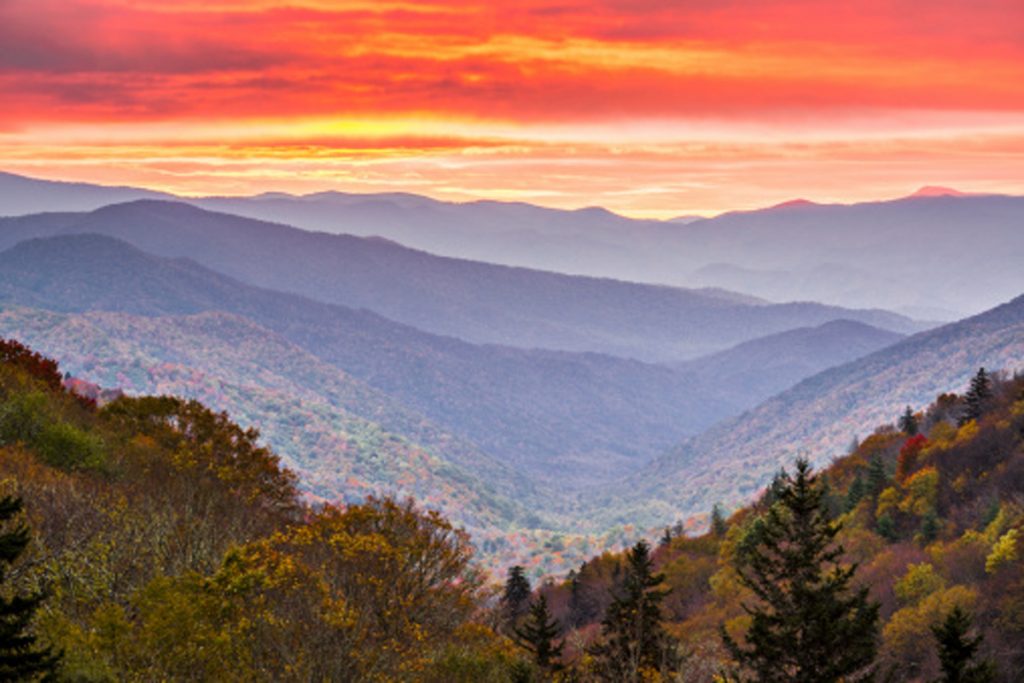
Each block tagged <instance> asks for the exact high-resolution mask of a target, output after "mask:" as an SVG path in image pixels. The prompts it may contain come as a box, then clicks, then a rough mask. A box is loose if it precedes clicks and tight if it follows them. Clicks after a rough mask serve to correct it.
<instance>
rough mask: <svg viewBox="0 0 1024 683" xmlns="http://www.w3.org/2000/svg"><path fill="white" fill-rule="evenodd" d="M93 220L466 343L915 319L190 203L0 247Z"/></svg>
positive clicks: (25, 223)
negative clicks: (537, 265) (531, 265)
mask: <svg viewBox="0 0 1024 683" xmlns="http://www.w3.org/2000/svg"><path fill="white" fill-rule="evenodd" d="M85 232H93V233H98V234H105V235H109V236H112V237H117V238H119V239H122V240H125V241H127V242H129V243H131V244H133V245H135V246H137V247H139V248H141V249H143V250H144V251H147V252H149V253H152V254H156V255H160V256H166V257H171V258H177V257H189V258H194V259H196V260H197V261H199V262H200V263H202V265H204V266H206V267H208V268H212V269H213V270H216V271H218V272H221V273H224V274H227V275H229V276H231V277H233V278H236V279H238V280H242V281H243V282H247V283H249V284H253V285H257V286H260V287H268V288H272V289H277V290H281V291H287V292H292V293H296V294H301V295H303V296H307V297H310V298H312V299H317V300H320V301H325V302H328V303H336V304H341V305H344V306H349V307H353V308H367V309H370V310H373V311H375V312H377V313H380V314H381V315H384V316H386V317H389V318H391V319H393V320H396V321H399V322H403V323H406V324H409V325H413V326H415V327H418V328H420V329H423V330H426V331H429V332H433V333H435V334H443V335H450V336H455V337H459V338H461V339H465V340H467V341H471V342H475V343H497V344H503V345H510V346H519V347H522V348H534V347H540V348H549V349H558V350H567V351H595V352H600V353H609V354H613V355H619V356H623V357H630V358H637V359H640V360H646V361H669V360H681V359H685V358H688V357H693V356H695V355H699V354H703V353H710V352H714V351H718V350H722V349H724V348H728V347H730V346H733V345H735V344H737V343H740V342H743V341H746V340H749V339H752V338H755V337H759V336H764V335H767V334H772V333H776V332H781V331H784V330H788V329H793V328H795V327H806V326H813V325H820V324H822V323H824V322H828V321H830V320H835V319H839V318H849V319H855V320H858V321H861V322H864V323H866V324H869V325H873V326H876V327H883V328H886V329H892V330H895V331H901V332H910V331H917V330H919V329H921V325H919V324H916V323H914V322H912V321H910V320H909V319H907V318H905V317H902V316H898V315H895V314H891V313H887V312H885V311H852V310H848V309H840V308H835V307H828V306H822V305H820V304H811V303H796V304H780V305H771V306H765V305H762V304H761V302H757V301H753V300H751V299H749V298H742V297H737V296H736V295H732V294H729V293H725V292H721V291H705V290H700V291H694V290H683V289H676V288H670V287H658V286H650V285H639V284H635V283H627V282H620V281H615V280H606V279H596V278H581V277H569V276H565V275H559V274H556V273H548V272H542V271H535V270H527V269H523V268H508V267H504V266H495V265H491V264H484V263H477V262H472V261H463V260H458V259H450V258H442V257H437V256H432V255H430V254H426V253H424V252H418V251H414V250H411V249H406V248H404V247H401V246H399V245H396V244H393V243H390V242H387V241H382V240H375V239H364V238H358V237H352V236H348V235H328V234H324V233H309V232H305V231H302V230H297V229H294V228H289V227H286V226H283V225H277V224H272V223H264V222H259V221H253V220H249V219H245V218H239V217H236V216H230V215H227V214H219V213H212V212H208V211H202V210H200V209H197V208H195V207H192V206H188V205H185V204H175V203H168V202H150V201H142V202H133V203H129V204H122V205H115V206H110V207H105V208H103V209H100V210H98V211H95V212H92V213H89V214H84V215H77V216H69V217H66V219H65V220H64V222H63V223H62V224H59V223H58V222H57V221H56V219H54V217H52V216H46V215H43V216H39V217H38V224H36V223H34V222H33V220H32V217H22V218H17V219H5V220H0V247H9V246H13V245H14V244H16V243H17V242H19V241H22V240H24V239H27V238H30V237H40V236H51V235H54V234H69V233H85Z"/></svg>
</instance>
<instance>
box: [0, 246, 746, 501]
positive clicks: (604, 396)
mask: <svg viewBox="0 0 1024 683" xmlns="http://www.w3.org/2000/svg"><path fill="white" fill-rule="evenodd" d="M0 301H5V302H7V303H10V304H16V305H18V306H28V307H34V308H45V309H48V310H53V311H62V312H86V311H112V312H123V313H129V314H133V315H145V316H165V315H174V316H177V315H188V314H195V313H200V312H204V311H214V310H216V311H223V312H227V313H232V314H235V315H238V316H244V317H245V318H247V319H249V320H252V321H254V322H255V323H257V324H258V325H260V326H262V327H264V328H266V329H267V330H270V331H272V332H274V333H275V334H277V335H280V336H281V337H283V338H284V339H287V340H288V341H290V342H291V343H293V344H295V345H296V346H298V347H300V348H302V349H304V350H305V351H308V352H309V353H311V354H313V355H314V356H316V357H317V358H319V359H320V360H322V361H325V362H327V363H330V364H331V365H333V366H335V367H337V368H340V369H341V370H343V371H345V373H347V374H348V375H351V376H352V377H355V378H357V379H359V380H361V381H363V382H365V383H366V384H367V385H369V386H371V387H373V388H374V389H376V390H378V391H380V392H383V393H385V394H387V395H388V396H391V397H393V398H394V399H395V400H397V401H398V402H400V403H401V404H402V405H404V406H408V407H409V408H410V409H413V410H415V411H417V412H419V413H421V414H423V415H425V416H426V417H427V418H429V419H430V420H432V421H434V422H436V423H437V424H438V425H440V426H441V427H443V428H444V429H446V430H448V431H450V432H452V433H454V434H456V435H459V436H462V437H464V438H467V439H468V440H471V441H472V442H473V443H475V444H477V445H478V446H479V447H481V448H483V449H484V450H486V451H487V452H489V453H492V454H494V455H495V456H496V457H498V458H499V459H500V460H502V461H503V462H506V463H512V464H514V465H515V466H516V467H518V468H520V469H521V470H522V471H525V472H528V473H530V474H532V475H533V476H534V478H536V479H546V480H552V481H560V482H563V483H572V482H577V483H582V482H586V481H587V480H597V481H600V480H603V479H606V478H608V477H615V476H621V475H622V474H623V473H624V472H625V471H628V469H630V468H631V467H634V466H635V465H636V464H637V463H638V462H642V461H644V460H646V459H648V458H650V457H653V456H654V455H656V454H657V453H658V452H660V451H661V450H663V449H664V448H666V447H668V446H669V445H670V444H671V443H672V442H673V441H675V440H678V439H679V438H680V437H681V436H683V435H686V434H692V433H695V432H697V431H699V430H700V429H702V428H704V427H706V426H708V425H709V424H711V423H712V422H714V421H715V420H717V419H720V418H721V417H723V416H725V415H726V414H728V413H727V411H728V408H727V406H726V405H725V404H724V403H723V402H721V401H718V400H717V399H715V397H714V396H713V395H709V394H708V393H707V392H705V391H703V390H702V389H701V388H700V387H698V386H696V385H695V383H694V382H693V380H692V378H690V377H689V376H687V375H686V374H685V373H682V372H679V371H675V370H673V369H671V368H668V367H664V366H658V365H650V364H645V363H640V362H637V361H631V360H625V359H620V358H615V357H611V356H604V355H600V354H594V353H585V354H573V353H566V352H556V351H547V350H523V349H516V348H511V347H501V346H495V345H473V344H469V343H467V342H464V341H460V340H457V339H454V338H450V337H441V336H437V335H432V334H428V333H425V332H421V331H420V330H417V329H415V328H412V327H409V326H406V325H403V324H400V323H395V322H392V321H390V320H388V319H386V318H383V317H381V316H379V315H376V314H375V313H371V312H369V311H366V310H355V309H351V308H346V307H342V306H337V305H332V304H325V303H320V302H316V301H313V300H310V299H305V298H303V297H300V296H297V295H292V294H285V293H280V292H274V291H271V290H265V289H260V288H256V287H251V286H248V285H245V284H242V283H240V282H238V281H235V280H232V279H231V278H228V277H226V276H223V275H220V274H218V273H215V272H213V271H210V270H207V269H205V268H203V267H202V266H199V265H197V264H195V263H194V262H191V261H188V260H184V259H178V260H168V259H162V258H159V257H155V256H151V255H148V254H145V253H143V252H142V251H140V250H138V249H136V248H134V247H132V246H130V245H128V244H126V243H124V242H121V241H119V240H116V239H113V238H110V237H105V236H100V235H88V234H87V235H69V236H62V237H55V238H47V239H36V240H29V241H26V242H23V243H21V244H19V245H17V246H16V247H14V248H12V249H10V250H8V251H6V252H4V253H3V254H0ZM371 405H372V404H371ZM580 461H586V462H587V463H588V465H587V467H586V468H585V469H582V470H581V471H580V472H579V473H577V474H576V475H575V476H573V477H570V478H566V477H565V472H566V470H567V469H571V468H572V467H574V466H575V463H577V462H580Z"/></svg>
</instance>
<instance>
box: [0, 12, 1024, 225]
mask: <svg viewBox="0 0 1024 683" xmlns="http://www.w3.org/2000/svg"><path fill="white" fill-rule="evenodd" d="M0 170H8V171H12V172H21V173H26V174H29V175H35V176H41V177H53V178H67V179H78V180H89V181H97V182H105V183H120V184H135V185H142V186H147V187H154V188H158V189H165V190H170V191H175V192H180V193H187V194H195V193H226V194H238V193H250V192H258V191H263V190H269V189H276V190H290V191H296V192H305V191H317V190H323V189H341V190H349V191H390V190H402V191H410V192H418V193H423V194H429V195H432V196H436V197H441V198H447V199H456V200H462V199H471V198H475V197H492V198H500V199H523V200H526V201H533V202H537V203H541V204H546V205H551V206H563V207H576V206H584V205H592V204H600V205H603V206H607V207H609V208H611V209H614V210H617V211H621V212H623V213H628V214H631V215H638V216H670V215H675V214H684V213H705V214H706V213H714V212H717V211H722V210H727V209H736V208H750V207H755V206H764V205H769V204H773V203H777V202H779V201H783V200H786V199H791V198H793V197H796V196H802V197H808V198H811V199H815V200H819V201H854V200H859V199H871V198H880V197H891V196H897V195H901V194H907V193H909V192H911V191H913V190H914V189H915V188H916V187H917V186H920V185H925V184H941V185H952V186H955V187H958V188H959V189H962V190H968V191H994V192H1012V193H1021V194H1024V2H1022V1H1021V0H974V1H972V2H968V1H966V0H959V1H953V0H930V1H929V2H927V3H926V2H921V1H920V0H864V1H853V2H847V3H839V2H820V1H814V2H811V1H807V0H764V1H751V0H586V1H583V0H519V1H517V2H505V1H498V2H489V3H476V5H475V6H472V5H469V4H467V3H461V2H454V1H445V0H423V1H418V2H412V1H409V2H402V1H399V2H390V1H388V0H380V1H376V2H375V1H370V0H362V1H357V2H327V1H326V0H292V1H291V2H287V3H282V2H272V1H270V0H207V1H205V2H199V1H198V0H180V1H178V2H170V1H165V0H0Z"/></svg>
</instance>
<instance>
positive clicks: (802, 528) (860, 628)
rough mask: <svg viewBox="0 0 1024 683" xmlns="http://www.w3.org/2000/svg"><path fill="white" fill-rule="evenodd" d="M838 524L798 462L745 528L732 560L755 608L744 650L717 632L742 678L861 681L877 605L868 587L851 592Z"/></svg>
mask: <svg viewBox="0 0 1024 683" xmlns="http://www.w3.org/2000/svg"><path fill="white" fill-rule="evenodd" d="M838 532H839V525H838V524H837V523H835V522H833V521H831V520H829V519H828V517H827V515H826V514H825V512H824V510H823V509H822V500H821V487H820V486H819V485H818V483H817V482H816V480H815V478H814V477H813V476H812V475H811V469H810V465H809V464H808V463H807V462H806V461H804V460H799V461H797V469H796V476H795V478H791V479H787V481H786V486H784V487H783V488H782V490H781V491H780V492H779V500H778V502H777V503H776V504H775V505H773V506H772V507H771V508H769V509H768V510H767V512H765V513H764V515H763V516H762V517H761V518H760V519H759V520H758V521H757V522H756V523H755V524H754V525H753V526H752V527H751V530H750V532H749V535H750V537H749V538H748V540H747V542H746V543H744V544H742V545H743V549H742V550H741V551H740V552H739V553H737V557H736V570H737V573H738V574H739V577H740V580H741V582H742V583H743V584H744V585H745V586H746V587H748V588H749V589H750V590H751V591H753V593H754V595H755V596H757V598H758V602H757V603H756V604H754V605H752V606H751V605H746V606H744V608H745V609H746V611H747V612H748V614H749V615H750V616H751V624H750V628H749V630H748V631H747V634H746V643H745V644H743V645H741V644H739V643H737V642H736V641H735V640H734V639H733V638H731V637H730V636H729V635H728V634H727V633H726V632H725V629H724V628H723V629H722V638H723V640H724V641H725V646H726V648H727V649H728V651H729V653H730V654H731V655H732V657H733V658H734V659H735V660H736V662H737V664H738V665H739V668H740V671H739V672H738V676H737V679H736V680H741V681H757V682H758V683H776V682H778V683H782V682H783V681H785V682H786V683H835V682H837V681H845V682H847V683H850V682H852V681H862V680H867V679H868V678H870V676H871V673H872V672H871V664H872V662H873V660H874V658H875V652H876V650H877V647H878V605H877V604H873V603H870V602H869V601H868V597H867V595H868V593H867V589H866V588H862V589H860V590H854V589H853V588H852V587H851V581H852V579H853V577H854V574H855V572H856V566H855V565H854V566H849V567H844V566H842V565H840V563H839V558H840V557H841V556H842V554H843V548H842V547H841V546H839V545H838V544H836V542H835V537H836V534H837V533H838Z"/></svg>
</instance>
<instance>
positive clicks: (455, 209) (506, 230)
mask: <svg viewBox="0 0 1024 683" xmlns="http://www.w3.org/2000/svg"><path fill="white" fill-rule="evenodd" d="M135 199H174V197H172V196H170V195H167V194H163V193H156V192H151V191H147V190H138V189H134V188H105V187H101V186H89V185H84V184H73V183H52V182H50V181H42V180H35V179H30V178H24V177H21V176H13V175H10V174H0V215H18V214H23V213H33V212H42V211H50V212H52V211H91V210H94V209H97V208H100V207H102V206H105V205H107V204H112V203H118V202H125V201H131V200H135ZM178 199H183V200H185V201H188V202H191V203H193V204H195V205H196V206H200V207H204V208H209V209H215V210H223V211H229V212H231V213H233V214H237V215H244V216H248V217H250V218H256V219H264V220H271V221H279V222H283V223H287V224H289V225H293V226H296V227H299V228H304V229H307V230H316V231H326V232H330V233H351V234H354V235H361V236H380V237H384V238H388V239H391V240H395V241H398V242H401V243H402V244H405V245H407V246H410V247H415V248H419V249H426V250H428V251H431V252H434V253H437V254H440V255H446V256H454V257H460V258H467V259H473V260H478V261H486V262H491V263H500V264H505V265H515V266H524V267H530V268H538V269H544V270H552V271H557V272H563V273H571V274H577V275H590V276H595V277H612V278H618V279H623V280H629V281H635V282H647V283H654V284H667V285H673V286H689V287H724V288H727V289H731V290H735V291H740V292H745V293H748V294H752V295H755V296H758V297H765V298H767V299H769V300H773V301H800V300H807V299H811V300H814V301H821V302H825V303H830V304H834V305H842V306H847V307H853V308H887V309H890V310H898V311H901V312H904V313H907V314H908V315H911V316H912V317H917V318H923V319H936V320H952V319H954V318H958V317H962V316H964V315H969V314H973V313H978V312H981V311H983V310H985V309H987V308H991V307H992V306H995V305H998V304H999V303H1000V302H1003V301H1006V300H1008V299H1010V298H1012V297H1013V296H1015V295H1016V294H1018V293H1019V292H1020V291H1022V290H1024V281H1022V278H1024V276H1022V275H1021V273H1020V269H1019V268H1018V267H1017V263H1016V262H1015V259H1014V258H1013V255H1014V254H1018V253H1021V249H1022V247H1024V242H1022V241H1024V236H1022V232H1021V230H1020V229H1019V227H1020V225H1021V223H1022V221H1024V198H1021V197H1010V196H999V195H970V194H964V193H958V192H956V191H955V190H950V189H948V188H922V189H921V190H919V191H918V192H916V193H914V194H912V195H910V196H908V197H904V198H901V199H895V200H888V201H875V202H865V203H859V204H850V205H842V204H816V203H814V202H809V201H806V200H799V201H793V202H785V203H783V204H780V205H777V206H774V207H769V208H766V209H760V210H754V211H742V212H731V213H726V214H723V215H720V216H716V217H714V218H705V219H693V217H686V220H685V221H652V220H635V219H630V218H626V217H624V216H619V215H616V214H613V213H611V212H608V211H606V210H604V209H600V208H588V209H580V210H576V211H564V210H557V209H548V208H543V207H537V206H532V205H529V204H522V203H507V202H489V201H482V202H469V203H461V204H460V203H451V202H441V201H437V200H434V199H430V198H427V197H421V196H417V195H409V194H376V195H353V194H344V193H337V192H324V193H316V194H311V195H301V196H298V195H289V194H284V193H269V194H264V195H257V196H254V197H206V198H178ZM979 268H980V269H981V270H978V269H979ZM978 272H985V273H986V278H985V280H984V282H979V281H978V279H977V278H976V277H974V274H976V273H978ZM779 331H781V330H779Z"/></svg>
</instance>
